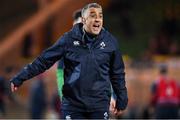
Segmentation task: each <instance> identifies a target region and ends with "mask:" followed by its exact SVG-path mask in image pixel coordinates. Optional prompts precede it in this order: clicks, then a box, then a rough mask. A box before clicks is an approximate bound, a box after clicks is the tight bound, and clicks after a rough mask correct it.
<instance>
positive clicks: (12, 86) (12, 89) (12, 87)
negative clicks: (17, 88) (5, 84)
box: [11, 83, 14, 92]
mask: <svg viewBox="0 0 180 120" xmlns="http://www.w3.org/2000/svg"><path fill="white" fill-rule="evenodd" d="M11 91H12V92H14V84H13V83H11Z"/></svg>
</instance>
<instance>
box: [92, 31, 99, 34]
mask: <svg viewBox="0 0 180 120" xmlns="http://www.w3.org/2000/svg"><path fill="white" fill-rule="evenodd" d="M99 33H100V31H93V32H92V34H93V35H99Z"/></svg>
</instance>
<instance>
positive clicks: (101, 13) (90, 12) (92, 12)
mask: <svg viewBox="0 0 180 120" xmlns="http://www.w3.org/2000/svg"><path fill="white" fill-rule="evenodd" d="M93 13H96V12H94V11H91V12H90V14H93ZM99 14H103V13H102V12H100V13H99Z"/></svg>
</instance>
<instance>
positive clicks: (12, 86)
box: [11, 82, 18, 92]
mask: <svg viewBox="0 0 180 120" xmlns="http://www.w3.org/2000/svg"><path fill="white" fill-rule="evenodd" d="M17 89H18V87H16V86H15V85H14V84H13V83H12V82H11V91H12V92H15V91H16V90H17Z"/></svg>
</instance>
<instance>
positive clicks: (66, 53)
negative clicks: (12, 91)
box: [11, 24, 128, 111]
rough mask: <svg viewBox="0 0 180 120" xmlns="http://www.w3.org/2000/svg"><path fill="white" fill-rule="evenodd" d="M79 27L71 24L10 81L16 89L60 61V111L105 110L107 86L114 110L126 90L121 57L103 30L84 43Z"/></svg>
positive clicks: (122, 102) (120, 106) (119, 106)
mask: <svg viewBox="0 0 180 120" xmlns="http://www.w3.org/2000/svg"><path fill="white" fill-rule="evenodd" d="M86 39H87V37H86V35H85V32H83V30H82V24H77V25H75V26H74V27H73V28H72V29H71V30H70V31H69V32H67V33H65V34H64V35H63V36H62V37H61V38H60V39H59V40H58V41H57V42H56V43H55V44H54V45H53V46H52V47H50V48H48V49H47V50H45V51H44V52H43V53H42V54H41V55H40V56H38V57H37V58H36V59H35V60H34V61H33V62H32V63H30V64H28V65H27V66H25V67H24V68H23V69H22V70H21V72H20V73H18V74H17V75H16V76H15V77H14V78H13V79H12V80H11V82H13V83H14V84H15V85H16V86H20V85H21V84H22V83H23V81H25V80H27V79H30V78H32V77H34V76H36V75H38V74H40V73H42V72H44V71H45V70H47V69H49V68H50V67H51V66H52V65H53V64H54V63H55V62H56V61H57V60H59V59H61V58H63V59H64V86H63V101H62V109H67V110H68V109H71V110H72V109H75V110H83V111H84V110H87V111H93V110H98V109H108V107H109V102H110V97H111V84H112V87H113V90H114V92H115V94H116V96H117V103H116V108H117V109H121V110H123V109H125V108H126V106H127V102H128V98H127V89H126V86H125V72H124V63H123V60H122V56H121V54H120V52H119V50H118V47H117V46H118V43H117V40H116V39H115V38H114V37H113V36H112V35H111V34H110V33H109V32H108V31H106V30H104V29H102V30H101V32H100V34H99V35H98V36H97V37H95V38H94V41H92V43H91V45H87V43H86Z"/></svg>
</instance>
